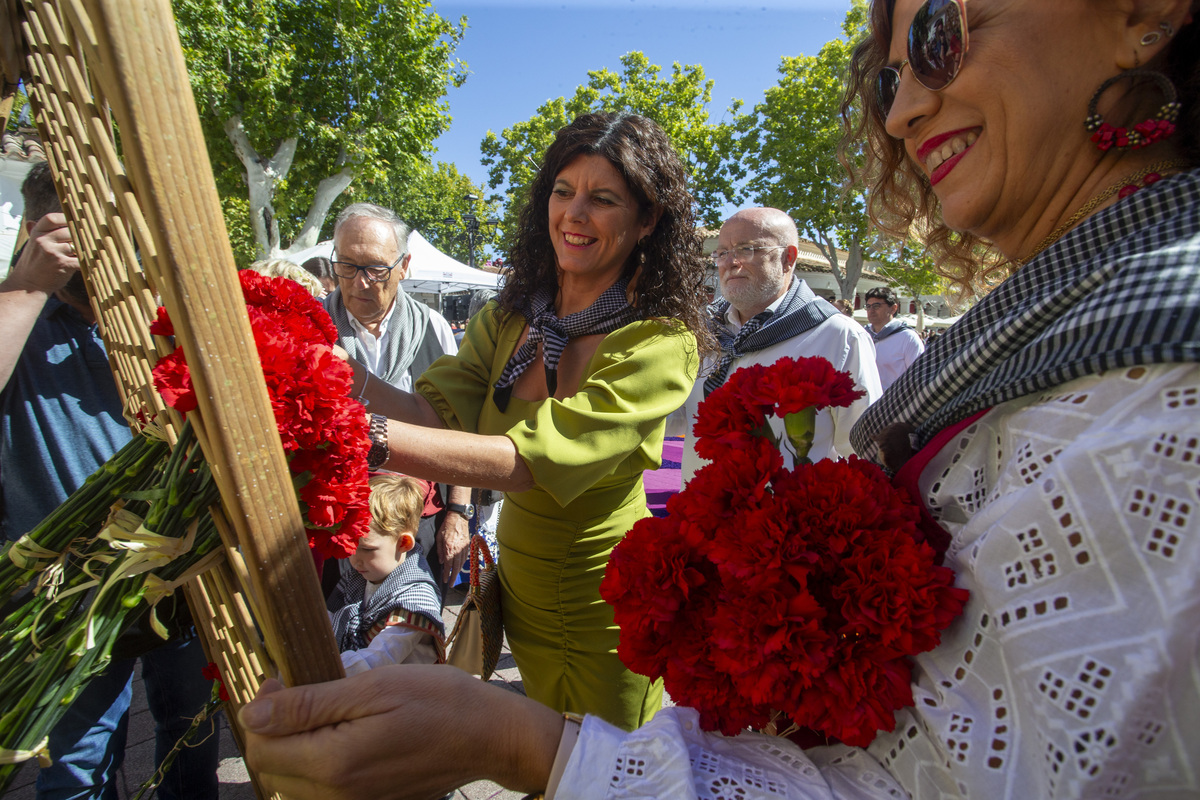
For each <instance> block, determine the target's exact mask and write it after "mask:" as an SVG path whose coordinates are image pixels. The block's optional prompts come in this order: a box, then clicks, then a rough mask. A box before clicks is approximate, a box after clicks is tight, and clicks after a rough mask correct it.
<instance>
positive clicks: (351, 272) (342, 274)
mask: <svg viewBox="0 0 1200 800" xmlns="http://www.w3.org/2000/svg"><path fill="white" fill-rule="evenodd" d="M406 255H408V253H404V254H402V255H401V256H400V257H399V258H397V259H396V260H395V261H394V262H392V265H391V266H390V267H388V266H385V265H383V264H368V265H367V266H365V267H360V266H359V265H358V264H351V263H350V262H349V261H331V262H330V263H331V264H332V265H333V274H334V275H336V276H338V277H339V278H344V279H345V280H348V281H352V280H354V279H355V278H356V277H358V273H359V272H364V273H366V275H367V280H368V281H370V282H371V283H383V282H384V281H386V280H387V279H388V278H389V277H391V275H392V270H393V269H395V268H396V265H397V264H399V263H400V262H401V261H403V260H404V256H406ZM334 258H335V259H336V258H337V253H334Z"/></svg>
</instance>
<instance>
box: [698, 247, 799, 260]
mask: <svg viewBox="0 0 1200 800" xmlns="http://www.w3.org/2000/svg"><path fill="white" fill-rule="evenodd" d="M786 246H787V245H782V244H772V245H767V246H764V247H753V246H751V245H745V244H744V245H739V246H738V247H734V248H731V249H729V250H717V251H715V252H713V254H712V262H713V263H714V264H720V263H721V262H722V261H724V260H725V259H727V258H732V259H734V260H735V261H737V262H738V263H739V264H745V263H746V262H747V261H752V260H753V259H754V254H755V253H757V252H759V251H760V250H782V249H784V248H785V247H786Z"/></svg>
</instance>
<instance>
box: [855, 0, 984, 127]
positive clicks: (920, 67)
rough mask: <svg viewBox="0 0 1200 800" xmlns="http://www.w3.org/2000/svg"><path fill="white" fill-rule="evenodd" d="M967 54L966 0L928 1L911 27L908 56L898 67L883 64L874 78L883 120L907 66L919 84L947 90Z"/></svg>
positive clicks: (876, 98) (890, 108)
mask: <svg viewBox="0 0 1200 800" xmlns="http://www.w3.org/2000/svg"><path fill="white" fill-rule="evenodd" d="M966 54H967V8H966V5H965V3H964V0H927V1H926V3H925V4H924V5H922V6H921V7H920V8H919V9H917V13H916V15H915V16H914V17H913V21H912V25H910V26H909V28H908V58H906V59H904V61H902V62H900V66H899V67H890V66H889V67H884V68H882V69H881V70H879V77H877V78H876V79H875V101H876V102H877V103H878V104H879V111H880V113H882V114H883V117H884V119H887V115H888V114H889V113H890V112H891V110H892V103H894V102H895V100H896V92H897V91H899V89H900V74H901V73H902V72H904V68H905V67H906V66H907V67H909V69H910V70H911V71H912V74H913V77H914V78H916V79H917V83H919V84H921V85H922V86H924V87H925V88H926V89H929V90H930V91H933V92H937V91H940V90H942V89H945V88H946V87H947V86H949V85H950V84H951V83H953V82H954V79H955V78H957V77H958V71H959V70H960V69H962V63H963V58H964V57H965V56H966Z"/></svg>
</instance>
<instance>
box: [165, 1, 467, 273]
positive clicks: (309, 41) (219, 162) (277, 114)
mask: <svg viewBox="0 0 1200 800" xmlns="http://www.w3.org/2000/svg"><path fill="white" fill-rule="evenodd" d="M173 7H174V10H175V16H176V19H177V21H178V25H179V33H180V39H181V40H182V43H183V48H184V54H185V56H186V58H187V62H188V70H189V73H190V75H191V81H192V91H193V92H194V94H195V96H196V103H197V106H198V108H199V111H200V118H201V122H202V124H203V126H204V131H205V136H206V139H207V141H208V149H209V157H210V158H211V159H212V162H213V172H214V174H215V176H216V179H217V186H218V189H219V191H220V193H221V194H222V196H223V197H231V196H234V195H237V196H244V197H246V199H247V205H246V209H247V212H248V215H249V217H248V219H249V230H250V231H251V232H252V234H253V247H254V250H255V251H256V253H257V254H259V255H267V254H272V255H275V254H286V253H287V252H288V251H289V250H300V249H303V248H305V247H309V246H311V245H313V244H315V243H316V241H317V239H318V237H319V236H320V232H321V227H322V224H323V222H324V220H325V217H326V215H327V212H328V210H329V208H330V207H331V205H332V204H333V203H334V201H335V200H336V199H337V198H338V197H339V196H340V195H341V194H342V193H343V192H344V191H345V190H346V189H347V187H349V186H350V185H351V183H352V182H354V183H355V184H356V185H360V186H361V185H371V184H375V183H379V182H384V181H386V179H387V176H388V173H389V171H392V170H397V171H408V170H411V169H413V167H414V165H415V164H416V163H417V162H419V161H420V160H421V158H422V154H423V153H424V152H426V151H428V150H429V149H430V147H431V145H432V143H433V141H434V139H436V138H437V137H438V136H439V135H440V134H441V133H442V132H443V131H444V130H445V129H446V127H447V126H448V125H449V123H450V117H449V115H448V113H447V109H448V107H447V105H446V103H445V101H444V99H443V98H444V96H445V93H446V91H447V89H448V87H449V86H451V85H459V84H461V83H462V81H463V79H464V77H465V65H464V64H462V63H461V62H459V61H456V60H455V59H454V57H453V56H454V51H455V48H456V46H457V44H458V42H459V40H460V39H461V37H462V32H463V27H464V24H465V20H463V21H460V22H459V23H458V24H457V25H456V24H453V23H451V22H448V21H447V20H444V19H442V18H441V17H440V16H438V15H437V14H436V13H435V12H434V11H433V9H432V7H431V5H430V3H429V2H428V1H427V0H371V2H362V1H361V0H358V1H355V0H306V2H303V3H297V2H294V0H173ZM226 208H227V209H234V208H236V204H232V203H228V204H227V205H226ZM230 221H231V223H233V224H232V225H231V228H232V229H233V230H235V231H236V230H237V229H238V228H239V225H238V224H237V221H235V220H230ZM288 242H290V244H285V243H288Z"/></svg>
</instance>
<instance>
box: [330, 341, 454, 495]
mask: <svg viewBox="0 0 1200 800" xmlns="http://www.w3.org/2000/svg"><path fill="white" fill-rule="evenodd" d="M334 352H336V353H337V354H338V355H339V356H341V357H342V358H344V359H346V363H347V364H349V365H350V368H351V369H353V370H354V384H353V388H352V389H351V391H350V393H351V395H352V396H353V397H357V398H359V399H360V400H363V401H365V402H366V405H367V410H368V411H370V412H371V413H372V414H382V415H383V416H385V417H387V418H388V419H394V420H399V421H401V422H407V423H410V424H412V425H420V426H423V427H426V428H444V427H445V425H443V424H442V420H441V418H440V417H438V415H437V413H436V412H434V410H433V406H431V405H429V401H427V400H426V399H425V398H424V397H421V396H420V395H419V394H415V393H413V392H406V391H404V390H403V389H397V388H396V387H395V386H392V385H391V384H390V383H387V382H386V381H384V380H382V379H380V378H378V377H376V376H375V375H372V374H371V373H370V372H368V371H367V368H366V367H364V366H363V365H362V364H360V363H358V362H357V361H355V360H354V359H353V358H350V356H348V355H347V354H346V351H345V350H343V349H342V348H340V347H335V348H334ZM414 474H415V473H414ZM417 477H419V478H425V476H424V475H417ZM426 480H429V479H428V478H426Z"/></svg>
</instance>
